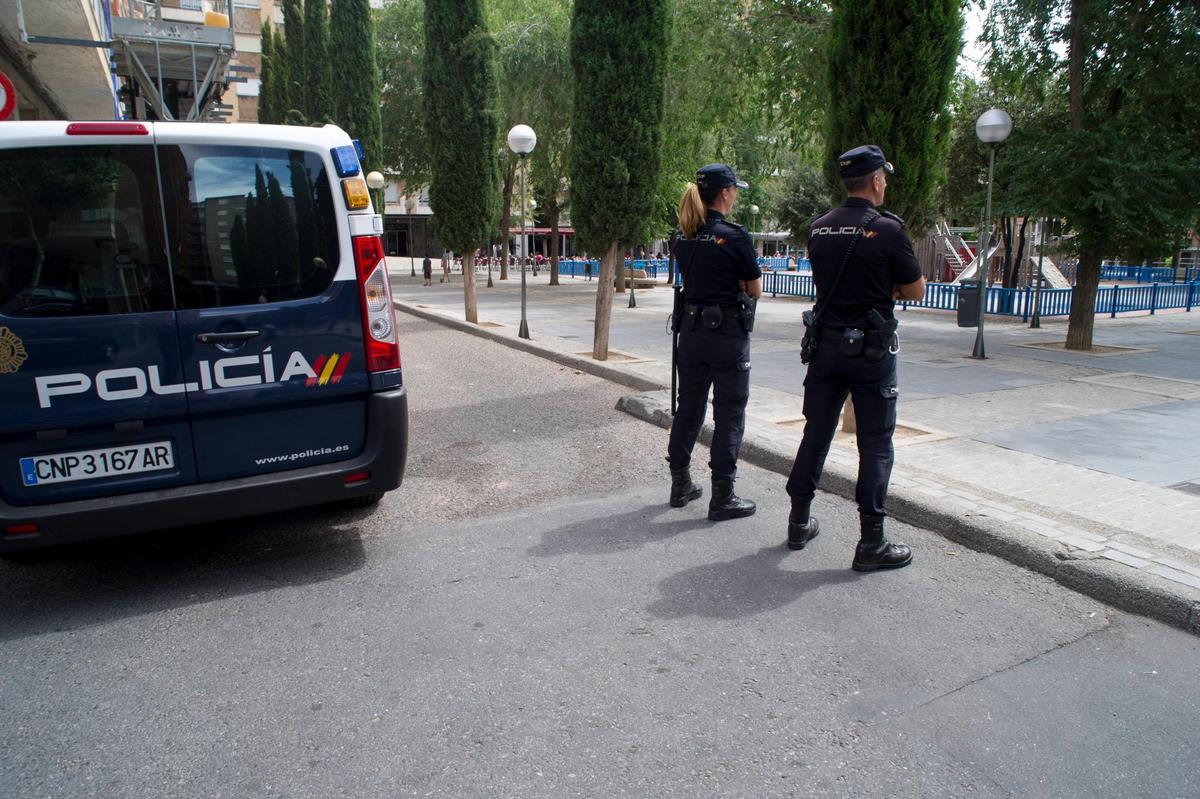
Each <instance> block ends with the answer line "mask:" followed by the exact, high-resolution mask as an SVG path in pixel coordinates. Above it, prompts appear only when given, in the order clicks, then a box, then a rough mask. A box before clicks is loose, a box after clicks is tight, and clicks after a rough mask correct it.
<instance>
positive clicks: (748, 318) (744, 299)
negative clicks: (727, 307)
mask: <svg viewBox="0 0 1200 799" xmlns="http://www.w3.org/2000/svg"><path fill="white" fill-rule="evenodd" d="M737 299H738V307H739V308H740V309H741V313H740V314H739V316H738V321H740V322H741V323H742V330H745V331H746V332H747V333H753V332H754V314H755V313H756V312H757V311H758V300H756V299H754V298H753V297H751V296H750V295H749V294H747V293H746V292H745V291H739V292H738V295H737Z"/></svg>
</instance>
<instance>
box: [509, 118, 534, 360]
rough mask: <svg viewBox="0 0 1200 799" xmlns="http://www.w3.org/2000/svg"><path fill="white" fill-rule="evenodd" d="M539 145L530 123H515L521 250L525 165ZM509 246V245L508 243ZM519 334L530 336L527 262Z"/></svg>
mask: <svg viewBox="0 0 1200 799" xmlns="http://www.w3.org/2000/svg"><path fill="white" fill-rule="evenodd" d="M536 146H537V134H536V133H534V132H533V128H531V127H529V126H528V125H513V127H512V130H510V131H509V132H508V148H509V149H510V150H512V151H513V152H514V153H516V154H517V156H518V157H519V158H520V159H521V252H522V253H524V252H525V242H526V232H525V165H526V162H527V161H528V159H529V154H530V153H531V152H533V148H534V147H536ZM506 246H507V245H506ZM517 336H518V337H520V338H529V320H528V319H526V318H525V264H524V263H522V264H521V326H520V328H518V329H517Z"/></svg>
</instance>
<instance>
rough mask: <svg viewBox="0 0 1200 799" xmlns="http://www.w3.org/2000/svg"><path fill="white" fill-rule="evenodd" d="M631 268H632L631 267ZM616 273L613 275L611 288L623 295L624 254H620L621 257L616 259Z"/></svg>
mask: <svg viewBox="0 0 1200 799" xmlns="http://www.w3.org/2000/svg"><path fill="white" fill-rule="evenodd" d="M631 268H632V267H631ZM615 269H616V271H615V272H614V273H613V278H614V280H613V288H614V289H616V291H617V293H618V294H624V293H625V254H624V253H621V257H620V258H618V259H617V265H616V267H615Z"/></svg>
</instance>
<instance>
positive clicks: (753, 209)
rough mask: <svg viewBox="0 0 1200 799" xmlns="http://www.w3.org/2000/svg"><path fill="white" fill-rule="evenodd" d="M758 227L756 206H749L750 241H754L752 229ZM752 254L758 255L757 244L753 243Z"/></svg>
mask: <svg viewBox="0 0 1200 799" xmlns="http://www.w3.org/2000/svg"><path fill="white" fill-rule="evenodd" d="M756 227H758V206H757V205H752V206H750V241H751V242H754V229H755V228H756ZM754 254H755V255H758V244H757V243H755V244H754Z"/></svg>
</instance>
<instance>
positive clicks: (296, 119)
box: [279, 0, 304, 125]
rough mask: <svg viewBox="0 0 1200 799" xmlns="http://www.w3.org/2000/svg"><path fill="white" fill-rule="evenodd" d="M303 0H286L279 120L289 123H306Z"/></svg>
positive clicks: (284, 2) (284, 3)
mask: <svg viewBox="0 0 1200 799" xmlns="http://www.w3.org/2000/svg"><path fill="white" fill-rule="evenodd" d="M300 2H301V0H283V33H284V36H285V37H286V42H285V44H284V47H283V58H282V59H280V60H281V61H283V62H284V63H285V64H286V66H285V68H284V81H283V89H282V91H281V92H280V97H281V99H282V101H283V105H282V106H280V108H279V114H280V116H281V117H282V119H281V120H280V121H282V122H285V123H287V124H289V125H296V124H303V122H304V120H303V118H302V117H303V115H304V9H303V7H302V6H301V5H300Z"/></svg>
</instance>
